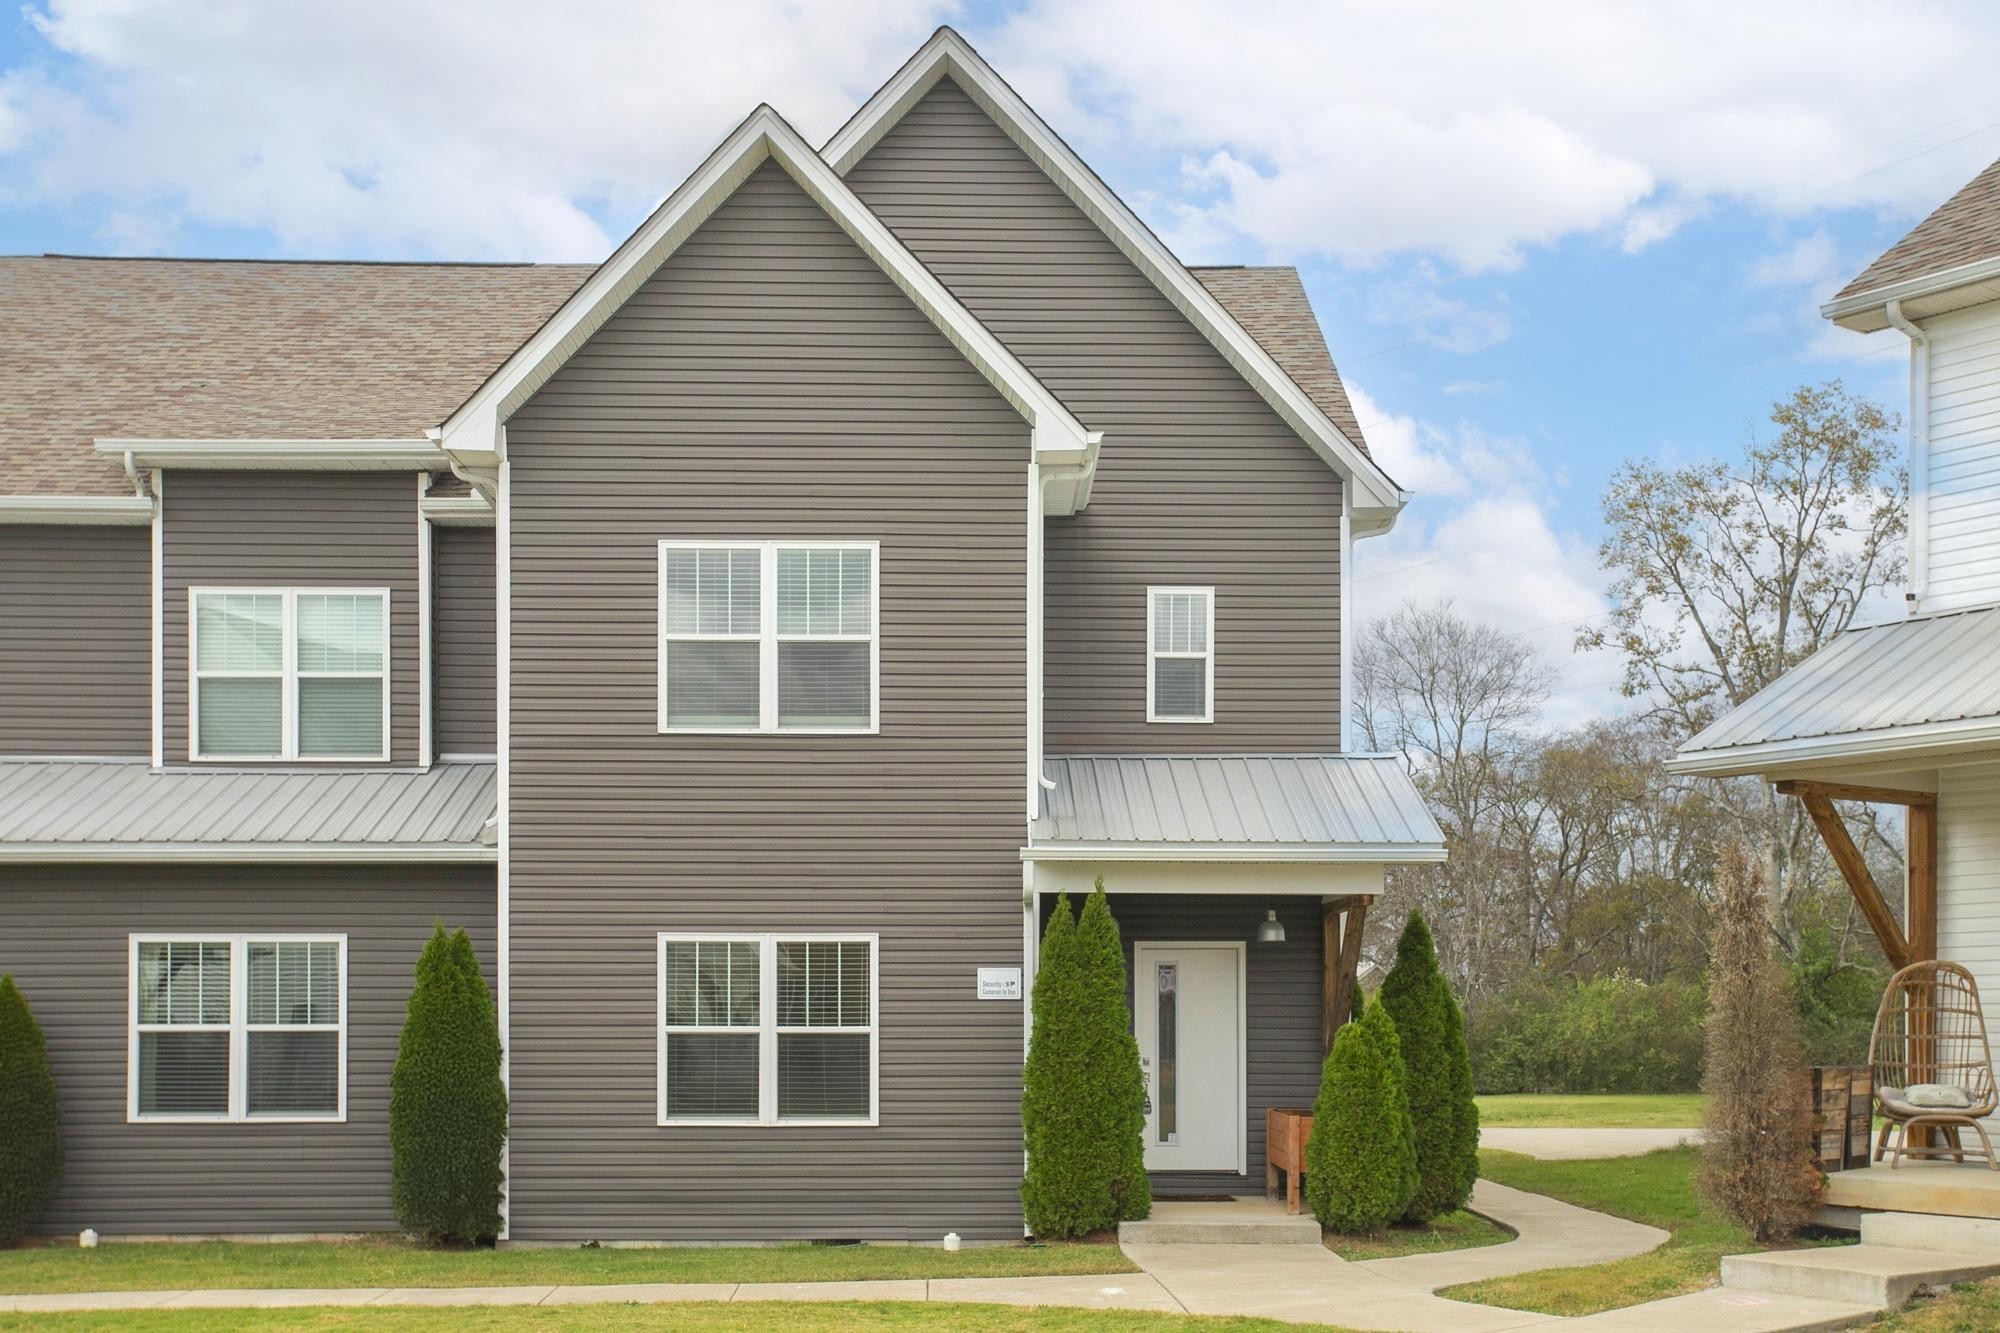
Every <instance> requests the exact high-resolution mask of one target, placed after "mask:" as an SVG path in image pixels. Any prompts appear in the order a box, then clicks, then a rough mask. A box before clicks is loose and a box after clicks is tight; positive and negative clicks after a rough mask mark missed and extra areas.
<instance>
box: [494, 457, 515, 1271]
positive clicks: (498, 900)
mask: <svg viewBox="0 0 2000 1333" xmlns="http://www.w3.org/2000/svg"><path fill="white" fill-rule="evenodd" d="M494 493H495V497H496V498H495V501H494V527H495V537H494V542H493V602H494V612H495V615H494V628H493V674H494V682H493V685H494V696H493V723H494V730H493V742H494V747H495V754H496V762H497V770H496V774H495V779H494V780H495V783H496V787H495V791H496V793H497V800H498V805H497V807H496V809H495V812H494V818H495V821H496V825H497V827H496V829H495V839H494V841H495V842H496V844H497V846H495V847H494V849H493V851H494V854H495V858H496V860H497V863H498V865H497V869H496V871H495V875H494V897H495V901H494V965H495V971H496V972H497V974H498V976H499V981H500V985H499V997H498V998H499V1002H500V1003H499V1011H500V1012H499V1018H500V1087H501V1089H502V1090H503V1091H505V1092H507V1094H508V1103H507V1123H508V1127H509V1130H510V1131H511V1129H512V1127H513V1118H514V1110H513V1100H512V1098H513V1083H512V1074H513V1014H514V1011H513V1004H514V955H513V946H514V921H513V893H512V889H511V878H510V872H511V869H512V859H513V821H512V819H511V817H510V815H509V812H508V801H509V797H510V793H511V790H512V781H511V775H512V763H513V754H512V748H511V746H510V744H509V742H508V730H509V728H510V727H511V726H512V725H513V713H514V682H513V668H512V659H513V652H514V566H513V553H514V509H513V498H512V497H513V474H512V469H511V468H510V467H509V466H508V464H507V463H506V462H505V461H504V460H503V461H502V462H501V463H500V466H499V468H498V469H497V471H496V472H495V474H494ZM513 1138H514V1136H513V1134H512V1133H511V1132H510V1133H509V1134H508V1135H507V1137H506V1139H504V1140H502V1141H501V1144H500V1235H499V1239H501V1240H506V1239H507V1234H508V1228H509V1227H511V1226H512V1225H513V1218H514V1209H513V1180H514V1177H513V1156H512V1149H511V1146H510V1145H511V1144H512V1142H513Z"/></svg>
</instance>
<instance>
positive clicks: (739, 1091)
mask: <svg viewBox="0 0 2000 1333" xmlns="http://www.w3.org/2000/svg"><path fill="white" fill-rule="evenodd" d="M875 950H876V940H875V937H873V936H799V937H785V936H778V935H745V936H732V937H721V938H718V937H690V936H679V937H677V936H671V935H662V936H661V937H660V1047H659V1059H660V1092H659V1100H660V1107H659V1118H660V1123H661V1124H686V1123H690V1122H692V1123H728V1122H742V1123H748V1124H764V1125H771V1124H786V1123H795V1124H796V1123H809V1122H832V1123H843V1124H873V1123H875V1119H876V1100H877V1082H876V1032H877V1029H876V1019H875V1006H876V985H875Z"/></svg>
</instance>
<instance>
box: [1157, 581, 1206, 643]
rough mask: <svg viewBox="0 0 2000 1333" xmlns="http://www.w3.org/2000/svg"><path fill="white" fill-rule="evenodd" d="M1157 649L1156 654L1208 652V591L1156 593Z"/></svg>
mask: <svg viewBox="0 0 2000 1333" xmlns="http://www.w3.org/2000/svg"><path fill="white" fill-rule="evenodd" d="M1153 651H1154V652H1156V653H1205V652H1207V651H1208V594H1207V593H1202V592H1158V593H1154V594H1153Z"/></svg>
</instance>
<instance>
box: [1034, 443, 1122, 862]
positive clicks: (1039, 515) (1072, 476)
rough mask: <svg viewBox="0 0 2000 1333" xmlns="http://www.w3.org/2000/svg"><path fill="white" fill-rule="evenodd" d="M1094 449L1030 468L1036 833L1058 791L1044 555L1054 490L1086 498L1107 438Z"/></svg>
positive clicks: (1094, 446) (1090, 447) (1093, 444)
mask: <svg viewBox="0 0 2000 1333" xmlns="http://www.w3.org/2000/svg"><path fill="white" fill-rule="evenodd" d="M1087 438H1088V440H1089V441H1090V443H1089V447H1088V448H1087V450H1086V451H1085V455H1084V457H1083V459H1082V461H1081V462H1074V463H1067V464H1065V465H1063V466H1056V465H1054V464H1049V465H1046V466H1045V465H1043V464H1042V463H1041V462H1040V461H1034V462H1030V463H1029V464H1028V791H1027V795H1028V824H1029V827H1030V828H1031V829H1032V828H1033V826H1034V823H1035V821H1036V820H1037V819H1040V818H1041V817H1042V793H1043V792H1045V791H1054V790H1055V789H1056V784H1055V782H1054V781H1053V780H1051V779H1050V777H1049V775H1048V774H1047V773H1045V772H1043V771H1042V744H1043V736H1042V730H1043V728H1042V716H1043V694H1044V677H1045V674H1046V673H1045V671H1044V665H1043V664H1044V661H1045V659H1046V653H1045V651H1044V640H1045V637H1046V632H1045V629H1044V626H1043V620H1044V611H1043V607H1044V602H1045V598H1044V589H1045V587H1046V584H1047V575H1046V568H1045V551H1046V549H1047V546H1048V534H1047V531H1046V528H1047V524H1048V505H1047V502H1046V497H1047V493H1048V489H1049V487H1051V486H1064V485H1068V486H1074V487H1076V494H1077V495H1078V496H1087V494H1088V489H1087V488H1088V487H1089V485H1090V482H1091V479H1092V477H1093V476H1094V475H1095V473H1096V471H1097V446H1098V444H1099V443H1100V442H1101V441H1102V439H1103V436H1102V435H1101V434H1100V433H1099V432H1097V431H1091V432H1089V434H1088V436H1087Z"/></svg>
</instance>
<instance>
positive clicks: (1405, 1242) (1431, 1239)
mask: <svg viewBox="0 0 2000 1333" xmlns="http://www.w3.org/2000/svg"><path fill="white" fill-rule="evenodd" d="M1512 1239H1514V1233H1513V1232H1511V1231H1509V1230H1507V1229H1506V1228H1505V1227H1501V1226H1496V1225H1494V1224H1493V1223H1491V1222H1489V1221H1487V1220H1486V1219H1485V1218H1483V1217H1481V1216H1480V1215H1479V1214H1477V1213H1468V1212H1464V1211H1459V1212H1454V1213H1446V1214H1445V1215H1444V1216H1443V1217H1440V1218H1437V1219H1436V1220H1434V1221H1431V1222H1426V1223H1423V1224H1422V1225H1419V1226H1401V1225H1398V1226H1393V1227H1384V1228H1383V1229H1382V1230H1380V1231H1377V1232H1375V1233H1374V1234H1373V1235H1368V1236H1343V1235H1341V1234H1340V1233H1339V1232H1336V1231H1329V1232H1327V1233H1326V1248H1328V1249H1329V1250H1332V1251H1333V1252H1334V1253H1335V1254H1337V1255H1339V1256H1340V1257H1341V1258H1343V1259H1393V1258H1395V1257H1396V1256H1397V1255H1400V1254H1435V1253H1437V1252H1438V1251H1440V1250H1475V1249H1478V1248H1479V1247H1480V1246H1482V1245H1499V1244H1503V1243H1504V1242H1506V1241H1510V1240H1512Z"/></svg>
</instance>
